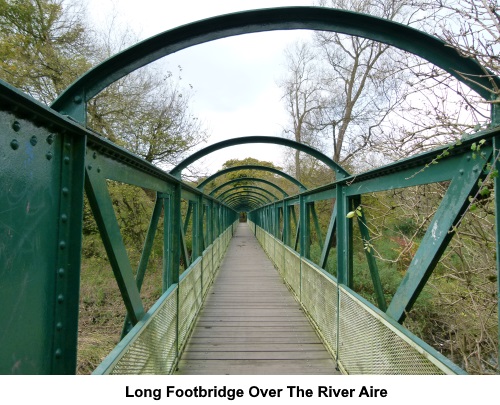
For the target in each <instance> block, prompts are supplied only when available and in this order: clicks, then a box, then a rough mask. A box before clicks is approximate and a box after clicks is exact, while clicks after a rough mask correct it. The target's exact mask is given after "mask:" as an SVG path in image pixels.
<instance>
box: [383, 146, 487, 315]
mask: <svg viewBox="0 0 500 405" xmlns="http://www.w3.org/2000/svg"><path fill="white" fill-rule="evenodd" d="M482 150H483V153H484V156H485V160H488V159H489V157H490V156H491V148H483V149H482ZM483 166H484V162H483V161H482V159H480V158H478V159H471V157H470V155H469V156H467V155H465V156H462V158H461V162H460V164H459V165H457V167H455V175H454V176H453V178H452V180H451V183H450V185H449V187H448V191H447V192H446V194H445V196H444V197H443V200H442V201H441V204H440V205H439V208H438V210H437V211H436V214H435V215H434V218H433V219H432V221H431V223H430V224H429V227H428V228H427V232H426V233H425V235H424V237H423V238H422V241H421V243H420V246H419V248H418V250H417V252H416V253H415V256H414V257H413V260H412V261H411V263H410V266H409V267H408V270H407V271H406V274H405V276H404V278H403V280H402V281H401V284H400V285H399V287H398V289H397V291H396V293H395V294H394V297H393V298H392V301H391V303H390V305H389V307H388V309H387V314H388V315H389V316H391V317H392V318H393V319H395V320H396V321H398V322H403V321H404V319H405V317H406V314H407V313H408V312H409V311H410V309H411V307H412V306H413V304H414V303H415V301H416V299H417V298H418V296H419V294H420V292H421V291H422V288H423V287H424V285H425V283H426V282H427V280H428V278H429V277H430V275H431V274H432V271H433V270H434V267H435V266H436V264H437V262H438V261H439V258H440V257H441V254H442V253H443V252H444V250H445V249H446V247H447V246H448V243H449V241H450V240H451V238H452V237H453V234H454V231H453V227H454V226H455V225H456V224H457V222H458V221H459V219H460V217H461V216H462V214H463V213H464V211H465V210H466V209H467V207H468V206H469V200H468V198H469V196H470V195H474V191H475V189H476V188H477V182H478V180H479V179H480V178H481V176H484V174H483Z"/></svg>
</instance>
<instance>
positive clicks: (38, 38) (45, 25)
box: [0, 0, 92, 104]
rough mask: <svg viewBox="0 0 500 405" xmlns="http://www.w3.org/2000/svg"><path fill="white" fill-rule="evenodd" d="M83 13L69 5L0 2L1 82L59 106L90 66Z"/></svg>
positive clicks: (57, 0) (47, 0)
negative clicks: (58, 100) (66, 91)
mask: <svg viewBox="0 0 500 405" xmlns="http://www.w3.org/2000/svg"><path fill="white" fill-rule="evenodd" d="M75 4H76V3H75ZM64 5H65V4H64ZM83 11H84V10H83V9H82V8H81V7H79V8H77V7H76V6H75V5H73V4H72V5H69V6H68V8H67V9H64V8H63V0H24V1H19V0H0V78H1V79H3V80H5V81H7V82H8V83H10V84H12V85H14V86H15V87H17V88H19V89H21V90H23V91H25V92H27V93H28V94H30V95H31V96H33V97H34V98H36V99H38V100H40V101H42V102H44V103H46V104H49V103H50V102H51V101H53V100H54V98H55V97H56V95H57V94H59V93H60V92H61V91H62V90H63V89H65V88H66V87H67V86H68V85H69V84H70V83H71V82H72V81H74V80H75V79H76V78H77V77H78V76H79V75H81V74H82V73H83V72H85V71H86V70H88V69H89V67H90V62H89V60H90V55H91V53H92V52H91V51H92V47H91V45H90V39H89V35H88V31H87V30H86V27H85V24H84V21H83Z"/></svg>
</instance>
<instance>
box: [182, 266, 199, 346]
mask: <svg viewBox="0 0 500 405" xmlns="http://www.w3.org/2000/svg"><path fill="white" fill-rule="evenodd" d="M201 298H202V296H201V260H198V261H197V262H196V263H195V265H193V266H192V267H191V269H190V270H189V274H188V275H187V276H186V277H184V278H183V279H182V280H181V281H180V283H179V347H182V346H183V345H184V343H185V339H186V338H187V335H188V333H189V330H190V328H191V325H192V324H193V321H194V319H195V318H196V315H197V314H198V311H199V309H200V307H201Z"/></svg>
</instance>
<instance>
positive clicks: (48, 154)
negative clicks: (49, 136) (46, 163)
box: [45, 152, 52, 160]
mask: <svg viewBox="0 0 500 405" xmlns="http://www.w3.org/2000/svg"><path fill="white" fill-rule="evenodd" d="M45 157H46V158H47V160H51V159H52V152H47V154H46V155H45Z"/></svg>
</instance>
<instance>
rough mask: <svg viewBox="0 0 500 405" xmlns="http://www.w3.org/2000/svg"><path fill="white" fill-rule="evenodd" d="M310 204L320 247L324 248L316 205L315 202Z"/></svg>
mask: <svg viewBox="0 0 500 405" xmlns="http://www.w3.org/2000/svg"><path fill="white" fill-rule="evenodd" d="M309 206H310V212H311V215H312V218H313V223H314V229H316V234H317V236H318V243H319V248H320V249H321V250H323V236H322V235H321V228H320V226H319V221H318V215H317V214H316V208H315V207H314V203H311V204H309Z"/></svg>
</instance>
